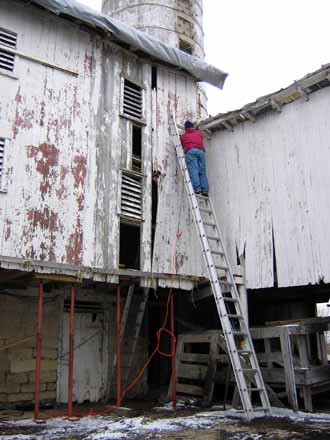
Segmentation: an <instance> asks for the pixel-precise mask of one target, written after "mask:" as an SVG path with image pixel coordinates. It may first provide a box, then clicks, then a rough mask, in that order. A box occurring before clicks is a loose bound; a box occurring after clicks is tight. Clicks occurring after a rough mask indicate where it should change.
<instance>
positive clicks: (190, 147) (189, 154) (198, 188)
mask: <svg viewBox="0 0 330 440" xmlns="http://www.w3.org/2000/svg"><path fill="white" fill-rule="evenodd" d="M184 128H185V133H184V134H182V135H181V136H180V140H181V143H182V146H183V150H184V153H185V158H186V164H187V167H188V171H189V176H190V180H191V183H192V186H193V188H194V191H195V194H200V193H202V195H203V196H206V197H207V196H208V193H209V182H208V180H207V176H206V163H205V148H204V142H203V133H202V132H201V131H200V130H196V129H195V128H194V124H193V123H192V122H190V121H186V122H185V124H184Z"/></svg>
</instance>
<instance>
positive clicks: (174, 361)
mask: <svg viewBox="0 0 330 440" xmlns="http://www.w3.org/2000/svg"><path fill="white" fill-rule="evenodd" d="M174 330H175V329H174V295H173V292H172V293H171V333H172V358H171V361H172V405H173V408H174V409H175V408H176V364H175V363H176V360H175V349H176V347H175V345H176V343H175V337H174Z"/></svg>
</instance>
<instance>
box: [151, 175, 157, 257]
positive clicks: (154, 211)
mask: <svg viewBox="0 0 330 440" xmlns="http://www.w3.org/2000/svg"><path fill="white" fill-rule="evenodd" d="M157 210H158V176H153V178H152V199H151V227H152V230H151V252H152V255H153V254H154V244H155V233H156V223H157Z"/></svg>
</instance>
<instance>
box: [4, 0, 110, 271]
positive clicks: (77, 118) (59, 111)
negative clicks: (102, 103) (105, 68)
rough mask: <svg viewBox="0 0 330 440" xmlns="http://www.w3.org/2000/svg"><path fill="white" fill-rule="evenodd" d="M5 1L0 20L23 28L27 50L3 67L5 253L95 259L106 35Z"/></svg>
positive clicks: (21, 44) (22, 47) (22, 45)
mask: <svg viewBox="0 0 330 440" xmlns="http://www.w3.org/2000/svg"><path fill="white" fill-rule="evenodd" d="M0 8H1V14H0V26H1V27H3V28H5V29H9V30H12V31H14V32H17V34H18V37H17V49H18V51H19V52H21V53H22V54H24V57H23V56H16V59H15V71H14V75H11V74H9V75H8V76H6V75H5V73H4V72H3V71H1V73H0V84H1V85H0V102H1V108H0V113H1V118H0V137H5V138H6V144H7V145H6V164H5V168H6V171H7V175H6V182H5V183H4V186H5V189H6V192H3V193H1V194H0V218H1V223H2V225H3V228H1V230H0V243H1V245H0V246H1V248H0V249H1V251H0V253H1V255H4V256H11V257H19V258H23V259H35V260H42V261H50V262H58V263H67V264H74V265H81V264H84V265H87V266H90V265H93V264H94V248H95V246H94V241H95V240H94V231H93V223H94V222H93V216H94V205H95V199H96V191H95V175H96V161H95V137H96V125H95V114H96V113H97V108H98V99H99V87H100V72H101V69H100V63H101V55H102V52H101V47H100V42H99V41H98V38H97V37H96V36H93V35H92V34H91V33H89V32H86V31H82V30H80V29H79V27H78V26H77V25H74V24H73V23H71V22H69V21H66V20H62V19H58V18H57V17H56V16H53V15H51V14H49V13H44V12H43V11H39V10H38V9H37V8H35V7H31V6H29V7H24V6H23V5H22V3H21V2H15V1H13V2H7V1H4V0H2V1H0ZM26 56H29V57H33V58H34V57H35V58H38V59H39V60H43V61H44V62H38V61H33V60H31V59H27V58H26ZM45 63H50V64H56V65H58V66H60V68H57V67H55V68H53V67H50V66H46V65H45ZM66 69H68V70H69V71H67V70H66ZM71 71H73V72H77V74H75V73H71Z"/></svg>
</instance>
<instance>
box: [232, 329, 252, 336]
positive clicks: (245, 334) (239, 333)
mask: <svg viewBox="0 0 330 440" xmlns="http://www.w3.org/2000/svg"><path fill="white" fill-rule="evenodd" d="M232 333H233V335H236V336H247V335H248V334H247V333H246V332H242V331H241V330H233V331H232Z"/></svg>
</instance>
